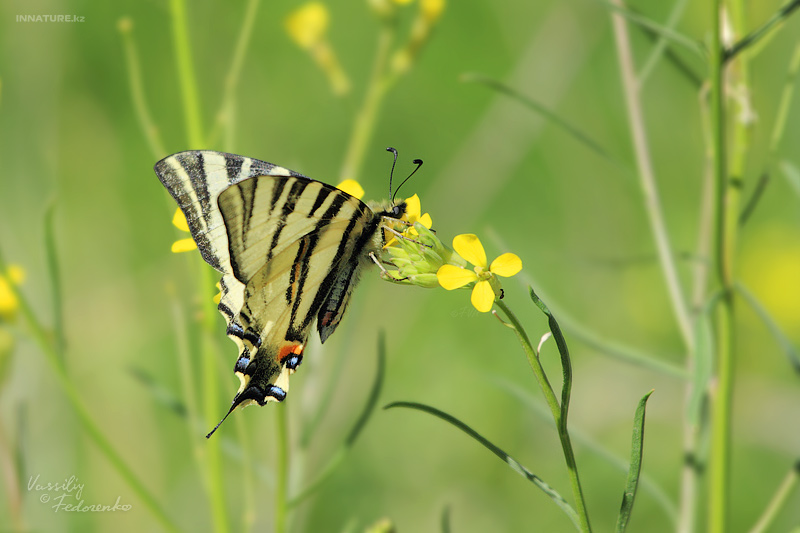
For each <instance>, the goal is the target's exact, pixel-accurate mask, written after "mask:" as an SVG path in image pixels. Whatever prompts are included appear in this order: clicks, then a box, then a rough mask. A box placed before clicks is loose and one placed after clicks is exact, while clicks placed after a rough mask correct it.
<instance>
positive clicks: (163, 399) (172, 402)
mask: <svg viewBox="0 0 800 533" xmlns="http://www.w3.org/2000/svg"><path fill="white" fill-rule="evenodd" d="M128 371H129V372H130V373H131V375H132V376H133V377H134V378H136V380H137V381H138V382H139V383H141V384H142V385H144V387H145V388H146V389H147V392H149V393H150V394H151V395H152V396H153V399H154V400H155V401H156V402H158V403H160V404H161V405H163V406H164V407H166V408H167V409H169V410H170V411H172V412H173V413H175V414H176V415H178V416H180V417H181V418H186V417H187V415H188V413H187V410H186V405H184V403H183V401H181V399H180V398H178V397H177V396H175V394H173V392H172V391H171V390H170V389H169V388H167V387H165V386H164V385H162V384H161V383H159V382H158V381H157V380H156V379H155V378H154V377H153V376H152V375H150V374H149V373H148V372H147V371H145V370H144V369H142V368H137V367H131V368H130V369H128Z"/></svg>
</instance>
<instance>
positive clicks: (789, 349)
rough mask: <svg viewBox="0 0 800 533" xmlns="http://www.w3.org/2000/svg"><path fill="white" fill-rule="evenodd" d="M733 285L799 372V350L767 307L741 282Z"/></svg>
mask: <svg viewBox="0 0 800 533" xmlns="http://www.w3.org/2000/svg"><path fill="white" fill-rule="evenodd" d="M735 287H736V290H737V291H738V292H739V294H741V295H742V297H743V298H744V300H745V301H746V302H747V303H748V304H750V307H752V308H753V311H755V312H756V314H757V315H758V317H759V318H760V319H761V321H762V322H764V325H765V326H767V330H769V332H770V333H771V334H772V336H773V337H774V338H775V340H776V341H777V342H778V344H779V345H780V347H781V349H782V350H783V353H784V355H786V358H787V359H788V360H789V364H790V365H792V368H793V369H794V371H795V372H797V373H799V374H800V352H798V350H797V349H796V348H795V347H794V345H793V344H792V342H791V341H790V340H789V338H788V337H787V336H786V335H784V333H783V332H782V331H781V328H780V327H778V324H777V323H776V322H775V319H773V318H772V316H770V314H769V311H767V309H766V308H765V307H764V306H763V305H761V302H759V301H758V298H756V297H755V295H754V294H753V293H752V292H750V291H749V290H748V289H747V287H745V286H744V285H742V284H741V283H738V282H737V283H736V284H735Z"/></svg>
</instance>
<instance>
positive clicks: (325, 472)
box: [286, 331, 386, 508]
mask: <svg viewBox="0 0 800 533" xmlns="http://www.w3.org/2000/svg"><path fill="white" fill-rule="evenodd" d="M385 368H386V335H385V334H384V332H383V331H381V332H380V334H379V335H378V367H377V369H376V370H375V379H374V380H373V382H372V388H371V389H370V392H369V396H368V397H367V403H366V404H364V409H362V411H361V414H360V415H359V417H358V418H357V419H356V422H355V424H353V427H352V429H351V430H350V432H349V433H348V434H347V437H346V438H345V440H344V442H343V443H342V444H341V445H340V446H339V448H338V449H337V450H336V451H335V452H334V454H333V456H332V457H331V458H330V460H329V461H328V463H327V464H326V465H325V466H323V467H322V468H320V469H319V470H318V472H319V474H317V477H316V478H315V479H314V480H313V481H312V482H311V483H309V484H308V485H307V486H306V487H305V488H304V489H302V490H301V491H300V492H299V493H298V494H297V495H296V496H294V497H293V498H291V499H290V500H289V501H288V502H287V504H286V505H287V507H289V508H292V507H294V506H295V505H297V504H298V503H300V502H301V501H303V500H304V499H305V498H306V497H307V496H309V495H310V494H312V493H313V492H314V491H315V490H317V489H318V488H319V487H320V486H321V485H322V484H323V483H324V482H325V481H326V480H327V479H328V478H329V477H330V476H331V474H333V472H334V471H335V470H336V468H337V467H338V466H339V465H340V464H341V463H342V461H344V458H345V456H346V455H347V452H348V451H349V450H350V448H352V447H353V444H355V442H356V440H357V439H358V436H359V435H360V434H361V432H362V431H363V429H364V427H365V426H366V424H367V422H368V421H369V418H370V416H372V413H373V412H374V411H375V406H376V405H377V404H378V397H379V396H380V394H381V389H382V388H383V378H384V374H385Z"/></svg>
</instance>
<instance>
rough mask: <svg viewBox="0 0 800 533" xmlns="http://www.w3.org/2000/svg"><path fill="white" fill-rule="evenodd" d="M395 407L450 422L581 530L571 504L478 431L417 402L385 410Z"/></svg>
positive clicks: (397, 405)
mask: <svg viewBox="0 0 800 533" xmlns="http://www.w3.org/2000/svg"><path fill="white" fill-rule="evenodd" d="M394 407H406V408H408V409H416V410H418V411H422V412H425V413H428V414H431V415H433V416H435V417H437V418H440V419H442V420H444V421H445V422H448V423H449V424H451V425H453V426H455V427H457V428H458V429H460V430H461V431H463V432H464V433H466V434H467V435H469V436H470V437H472V438H473V439H475V440H476V441H478V442H479V443H480V444H482V445H483V446H484V447H485V448H486V449H488V450H489V451H491V452H492V453H493V454H495V455H496V456H497V457H499V458H500V459H501V460H502V461H503V462H505V463H506V464H507V465H508V466H509V467H510V468H511V469H512V470H513V471H514V472H516V473H517V474H519V475H521V476H522V477H524V478H525V479H527V480H528V481H530V482H531V483H533V484H534V485H536V486H537V487H538V488H539V489H541V490H542V491H543V492H544V493H545V494H547V495H548V496H549V497H550V499H552V500H553V502H554V503H555V504H556V505H558V506H559V507H560V508H561V510H562V511H564V513H565V514H566V515H567V516H568V517H569V519H570V520H571V521H572V523H573V524H574V525H575V527H576V529H578V530H580V521H579V519H578V513H576V512H575V509H573V508H572V507H571V506H570V505H569V503H567V501H566V500H565V499H564V498H563V497H562V496H561V495H560V494H559V493H558V492H557V491H556V490H555V489H553V488H552V487H551V486H550V485H548V484H547V483H545V482H544V481H543V480H542V479H541V478H539V477H538V476H536V475H535V474H533V473H531V471H530V470H528V469H527V468H525V467H524V466H523V465H521V464H520V463H519V461H517V460H516V459H514V458H513V457H511V456H510V455H508V454H507V453H506V452H504V451H503V450H501V449H500V448H498V447H497V446H495V445H494V444H492V443H491V442H490V441H489V440H488V439H486V438H485V437H483V436H482V435H481V434H479V433H478V432H477V431H475V430H474V429H472V428H471V427H469V426H468V425H466V424H465V423H463V422H461V421H460V420H458V419H457V418H455V417H453V416H451V415H449V414H447V413H445V412H444V411H440V410H439V409H436V408H435V407H430V406H428V405H424V404H421V403H415V402H393V403H390V404H389V405H387V406H385V407H384V409H392V408H394Z"/></svg>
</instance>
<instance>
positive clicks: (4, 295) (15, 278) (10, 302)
mask: <svg viewBox="0 0 800 533" xmlns="http://www.w3.org/2000/svg"><path fill="white" fill-rule="evenodd" d="M24 281H25V271H24V270H22V267H20V266H17V265H9V266H8V270H7V271H6V273H5V274H2V273H0V319H7V320H11V319H12V318H14V316H15V315H16V313H17V309H19V300H17V296H16V295H15V294H14V292H13V291H12V290H11V285H14V286H19V285H21V284H22V283H23V282H24Z"/></svg>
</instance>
